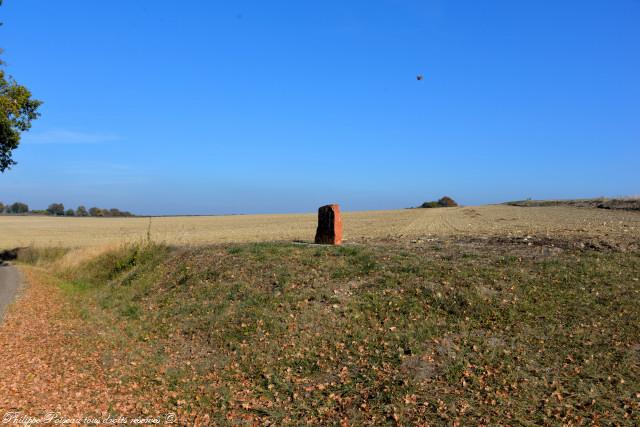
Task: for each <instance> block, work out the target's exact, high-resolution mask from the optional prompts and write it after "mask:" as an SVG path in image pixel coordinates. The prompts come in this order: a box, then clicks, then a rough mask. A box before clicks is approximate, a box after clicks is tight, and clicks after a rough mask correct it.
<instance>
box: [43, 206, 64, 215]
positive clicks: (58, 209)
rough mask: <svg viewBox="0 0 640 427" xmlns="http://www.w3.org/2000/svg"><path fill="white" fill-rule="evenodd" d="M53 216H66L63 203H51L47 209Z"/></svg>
mask: <svg viewBox="0 0 640 427" xmlns="http://www.w3.org/2000/svg"><path fill="white" fill-rule="evenodd" d="M47 212H49V213H50V214H51V215H64V205H63V204H62V203H51V204H50V205H49V207H48V208H47Z"/></svg>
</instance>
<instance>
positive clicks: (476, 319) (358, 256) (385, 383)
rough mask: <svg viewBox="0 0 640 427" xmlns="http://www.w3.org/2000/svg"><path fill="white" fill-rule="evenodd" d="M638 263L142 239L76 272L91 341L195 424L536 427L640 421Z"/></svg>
mask: <svg viewBox="0 0 640 427" xmlns="http://www.w3.org/2000/svg"><path fill="white" fill-rule="evenodd" d="M34 258H35V257H32V260H33V259H34ZM639 272H640V255H639V254H638V253H633V252H632V253H623V252H613V251H605V252H600V251H593V250H573V249H567V250H564V251H563V250H560V249H557V250H556V249H553V248H552V249H551V250H550V249H549V248H539V247H529V246H526V245H525V246H522V245H521V246H518V247H505V246H491V245H490V244H484V245H483V244H461V243H455V242H449V243H447V242H443V243H430V244H427V245H423V246H418V245H412V246H411V247H406V246H401V245H393V246H348V247H319V246H312V245H295V244H286V243H283V244H279V243H277V244H276V243H264V244H239V245H218V246H211V247H202V248H194V249H175V248H169V247H166V246H158V245H138V246H128V247H126V248H123V249H121V250H118V251H114V252H110V253H108V254H105V255H102V256H100V257H98V258H96V259H93V260H91V261H89V262H86V263H84V264H82V265H81V266H80V267H77V268H74V269H72V270H66V271H64V272H63V273H62V275H63V276H64V277H65V278H66V279H65V285H64V289H65V291H66V292H67V295H68V297H69V298H71V299H72V300H74V302H75V306H76V307H78V309H77V313H76V315H78V316H82V317H83V318H84V319H86V323H87V325H90V326H91V328H93V330H99V331H101V332H100V337H96V336H94V335H89V336H87V337H85V338H84V340H85V343H86V345H87V346H91V345H92V344H91V343H92V341H94V340H96V339H102V340H109V341H110V342H112V344H113V345H112V347H111V350H110V351H109V352H105V354H103V355H102V363H103V364H104V366H105V367H106V368H107V369H109V370H110V371H111V372H112V373H113V375H119V376H120V377H121V380H122V381H123V382H124V384H127V383H130V384H134V385H135V387H136V388H139V390H140V393H141V396H142V395H150V394H152V393H153V394H159V395H164V396H167V403H166V404H167V409H168V410H177V411H178V413H179V414H180V416H181V417H182V419H183V420H187V419H188V420H190V422H193V421H194V420H195V418H196V417H199V418H198V420H200V422H203V420H207V421H209V422H211V423H215V424H216V425H225V424H228V425H236V424H238V423H240V422H243V421H247V422H252V421H253V422H256V421H257V422H261V423H265V422H267V421H270V422H272V423H274V424H276V425H302V424H314V423H315V424H323V425H327V424H329V425H331V424H340V423H342V424H346V423H348V424H350V425H367V424H370V425H374V424H375V425H380V424H389V425H409V424H417V425H420V424H424V425H434V424H436V425H437V424H442V425H450V424H451V423H455V422H458V423H462V424H463V425H469V424H482V423H484V424H490V425H496V424H510V425H513V424H524V425H529V424H535V423H542V424H557V423H574V424H580V423H586V422H588V423H592V422H596V423H603V422H604V423H605V424H609V423H611V424H632V423H633V422H636V423H637V422H639V421H640V418H639V410H640V408H639V400H640V395H639V394H638V391H639V390H640V342H639V339H638V337H639V336H640V305H639V304H638V303H637V301H638V297H639V296H640V295H639V294H640V283H639V282H638V280H639V276H640V274H639Z"/></svg>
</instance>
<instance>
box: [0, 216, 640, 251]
mask: <svg viewBox="0 0 640 427" xmlns="http://www.w3.org/2000/svg"><path fill="white" fill-rule="evenodd" d="M149 221H151V225H150V228H149V224H150V222H149ZM315 226H316V215H315V214H314V213H310V214H288V215H236V216H203V217H157V218H152V219H151V220H149V218H146V217H136V218H65V217H60V218H56V217H45V216H43V217H37V216H0V230H1V233H0V249H10V248H15V247H23V246H36V247H61V246H62V247H89V246H103V245H109V244H114V243H116V244H117V243H120V242H123V241H141V240H145V239H146V237H147V232H148V231H149V230H150V235H151V238H152V240H154V241H156V242H165V243H168V244H176V245H192V244H196V245H197V244H209V243H231V242H237V243H240V242H260V241H292V240H302V241H308V240H311V239H312V238H313V235H314V233H315ZM344 227H345V241H346V242H365V241H368V240H370V239H377V240H408V241H411V240H414V239H429V238H431V239H433V238H443V237H455V236H460V237H465V236H473V237H475V238H482V237H496V236H498V237H510V238H511V237H516V238H517V237H523V238H524V237H526V236H527V235H530V236H537V237H539V238H544V239H550V238H553V239H567V238H571V239H579V240H582V241H589V240H597V242H600V243H604V244H605V245H608V246H616V247H617V246H620V247H623V248H625V247H629V246H635V245H637V244H638V242H639V241H640V212H632V211H614V210H605V209H589V208H574V207H566V206H558V207H530V208H522V207H515V206H506V205H489V206H473V207H460V208H446V209H445V208H443V209H406V210H397V211H369V212H346V213H344Z"/></svg>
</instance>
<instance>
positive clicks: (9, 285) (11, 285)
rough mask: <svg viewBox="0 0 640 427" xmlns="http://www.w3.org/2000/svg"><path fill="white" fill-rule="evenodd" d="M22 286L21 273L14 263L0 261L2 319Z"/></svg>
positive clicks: (0, 314) (0, 317) (0, 309)
mask: <svg viewBox="0 0 640 427" xmlns="http://www.w3.org/2000/svg"><path fill="white" fill-rule="evenodd" d="M19 287H20V273H19V272H18V269H17V268H15V267H14V266H12V265H9V264H7V263H4V262H1V261H0V321H2V318H3V316H4V312H5V310H6V309H7V306H8V305H9V304H11V303H12V302H13V299H14V298H15V296H16V293H17V292H18V288H19Z"/></svg>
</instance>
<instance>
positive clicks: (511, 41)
mask: <svg viewBox="0 0 640 427" xmlns="http://www.w3.org/2000/svg"><path fill="white" fill-rule="evenodd" d="M0 21H3V22H4V26H3V27H0V47H2V48H4V49H5V54H4V56H3V57H4V59H5V61H7V63H8V67H7V72H8V73H10V74H12V75H13V76H14V77H15V78H16V79H17V80H18V81H19V82H20V83H23V84H25V85H27V86H28V87H29V88H31V89H32V91H33V93H34V95H35V96H36V97H37V98H39V99H42V100H43V101H44V102H45V104H44V105H43V107H42V117H41V119H39V120H38V121H37V122H36V123H35V124H34V126H33V129H32V130H31V131H30V132H29V134H25V136H24V139H23V141H24V142H23V143H22V145H21V146H20V148H19V149H18V150H17V151H16V152H15V159H16V160H17V161H18V162H19V164H18V165H17V166H15V167H14V168H13V169H12V170H11V171H9V172H7V173H5V174H3V175H0V200H1V201H3V202H5V203H6V202H13V201H15V200H22V201H26V202H28V203H29V204H30V206H31V207H32V208H43V207H46V205H48V204H49V203H51V202H58V201H59V202H63V203H65V205H67V206H71V207H75V206H77V205H79V204H85V205H87V206H93V205H97V206H101V207H118V208H122V209H127V210H132V211H134V212H136V213H139V214H177V213H189V214H205V213H215V214H220V213H255V212H305V211H314V210H315V209H316V208H317V207H318V206H319V205H321V204H325V203H329V202H338V203H340V204H342V206H343V209H346V210H362V209H390V208H403V207H407V206H413V205H416V204H419V203H420V202H422V201H424V200H430V199H434V198H438V197H440V196H442V195H445V194H446V195H450V196H452V197H454V198H455V199H457V200H458V201H459V202H461V203H464V204H481V203H492V202H501V201H505V200H509V199H519V198H527V197H533V198H571V197H589V196H601V195H608V196H616V195H629V194H639V193H640V167H639V164H640V1H638V0H566V1H540V0H536V1H533V0H528V1H524V0H523V1H513V0H501V1H478V0H465V1H460V0H449V1H445V0H442V1H428V0H380V1H372V0H369V1H319V2H318V1H317V2H307V1H233V2H213V1H195V0H192V1H183V2H176V1H158V0H156V1H150V0H148V1H124V0H112V1H100V2H98V1H87V0H65V1H57V2H54V1H44V0H6V1H5V5H4V6H2V7H1V8H0ZM417 74H424V77H425V78H424V80H423V81H417V80H416V75H417Z"/></svg>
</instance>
